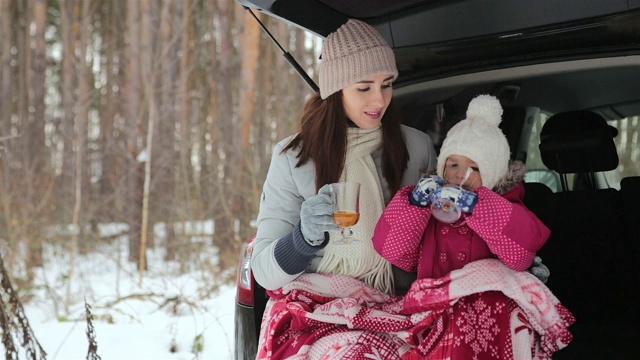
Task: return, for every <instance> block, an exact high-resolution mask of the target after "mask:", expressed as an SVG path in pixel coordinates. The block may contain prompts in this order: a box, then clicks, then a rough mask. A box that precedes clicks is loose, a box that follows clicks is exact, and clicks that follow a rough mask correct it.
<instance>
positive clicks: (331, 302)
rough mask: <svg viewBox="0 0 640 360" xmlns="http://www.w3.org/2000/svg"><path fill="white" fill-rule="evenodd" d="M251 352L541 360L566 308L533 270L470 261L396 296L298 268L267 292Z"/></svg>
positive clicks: (562, 326)
mask: <svg viewBox="0 0 640 360" xmlns="http://www.w3.org/2000/svg"><path fill="white" fill-rule="evenodd" d="M270 296H271V299H270V300H269V302H268V303H267V307H266V309H265V313H264V318H263V321H262V325H261V333H260V343H259V348H258V356H257V359H435V360H441V359H474V360H475V359H477V360H483V359H550V358H551V354H552V353H554V352H555V351H558V350H559V349H562V348H564V347H565V346H567V344H569V342H570V341H571V339H572V335H571V333H570V332H569V330H568V329H567V327H568V326H570V325H571V324H572V323H573V322H574V321H575V318H574V317H573V315H572V314H571V313H570V312H569V311H568V310H567V309H566V308H565V307H564V306H563V305H562V304H560V302H559V301H558V299H557V298H556V297H555V296H554V295H553V294H552V293H551V291H550V290H549V289H548V288H547V287H546V286H545V285H544V284H543V283H542V282H540V281H539V280H538V279H537V278H536V277H535V276H533V275H531V274H529V273H527V272H517V271H514V270H511V269H509V268H508V267H506V266H505V265H504V264H502V263H501V262H500V261H498V260H495V259H487V260H480V261H475V262H472V263H470V264H468V265H467V266H465V267H464V268H462V269H460V270H456V271H453V272H451V273H450V274H449V275H447V276H445V277H443V278H440V279H421V280H417V281H415V282H414V283H413V285H412V286H411V289H410V290H409V292H408V293H407V295H406V296H404V297H399V296H389V295H386V294H384V293H381V292H379V291H377V290H375V289H373V288H372V287H370V286H367V285H366V284H364V283H362V282H360V281H358V280H355V279H353V278H350V277H347V276H340V275H323V274H304V275H302V276H300V277H299V278H298V279H296V280H295V281H293V282H291V283H290V284H288V285H286V286H285V287H283V288H282V289H279V290H277V291H274V292H270Z"/></svg>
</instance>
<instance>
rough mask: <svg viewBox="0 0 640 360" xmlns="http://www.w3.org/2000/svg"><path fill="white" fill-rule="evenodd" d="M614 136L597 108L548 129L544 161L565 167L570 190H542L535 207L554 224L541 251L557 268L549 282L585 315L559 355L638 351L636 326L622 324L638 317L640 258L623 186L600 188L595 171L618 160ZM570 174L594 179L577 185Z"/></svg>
mask: <svg viewBox="0 0 640 360" xmlns="http://www.w3.org/2000/svg"><path fill="white" fill-rule="evenodd" d="M613 136H614V133H613V132H612V127H610V126H609V125H608V124H607V122H606V121H605V119H604V118H602V117H601V116H599V115H598V114H596V113H593V112H590V111H571V112H566V113H560V114H556V115H554V116H552V117H550V118H549V119H548V120H547V122H546V123H545V124H544V126H543V128H542V130H541V133H540V145H539V148H540V153H541V157H542V161H543V163H544V164H545V165H546V166H547V167H548V168H549V169H552V170H554V171H556V172H558V174H559V175H560V178H561V185H562V191H561V192H558V193H550V192H544V191H538V192H537V193H536V194H535V197H536V199H535V202H534V204H532V205H533V206H532V207H530V208H531V210H532V211H534V212H536V213H537V214H538V216H539V217H540V219H541V220H542V221H543V222H544V223H545V224H546V225H547V226H548V227H549V228H550V229H551V236H550V238H549V240H548V241H547V243H546V244H545V245H544V246H543V248H542V249H541V250H540V251H539V253H538V254H539V255H540V256H541V258H542V260H543V263H544V264H545V265H547V266H548V267H549V269H550V270H551V276H550V278H549V281H548V284H547V285H548V286H549V288H550V289H551V290H552V291H553V293H554V294H555V295H556V296H557V297H558V298H559V299H560V301H561V302H562V303H563V304H564V305H565V306H567V308H568V309H569V310H570V311H571V312H572V313H573V314H574V315H575V316H576V319H577V321H576V323H575V324H574V325H573V326H572V327H571V328H570V330H572V332H573V333H574V336H575V337H574V344H570V345H569V346H568V347H567V348H566V349H565V350H563V351H560V352H559V353H557V356H556V355H554V359H556V358H558V359H563V358H570V359H578V358H580V359H582V358H624V356H622V357H621V356H620V355H623V354H625V353H627V352H628V351H629V352H631V351H635V350H634V349H631V348H630V346H631V345H633V344H634V342H633V341H632V340H631V338H630V336H632V335H631V333H633V332H634V331H633V332H631V333H630V332H625V331H623V330H621V329H625V328H626V327H627V326H628V327H629V329H632V328H634V327H635V326H637V323H638V309H637V307H636V304H637V301H636V299H637V298H636V297H635V296H636V295H635V294H637V293H638V288H639V287H638V285H637V284H638V270H637V267H638V265H637V262H634V261H632V259H633V258H634V257H632V256H635V255H631V254H629V253H628V249H629V240H630V239H629V237H628V232H627V230H626V227H627V226H628V225H627V224H625V222H626V221H627V220H626V217H625V215H624V211H623V202H622V198H621V196H620V193H619V192H618V190H616V189H613V188H605V189H598V186H597V183H596V176H595V174H596V172H599V171H609V170H613V169H615V168H616V167H617V166H618V155H617V151H616V146H615V142H614V140H613ZM569 174H583V175H585V176H583V178H584V179H586V181H585V182H584V183H581V184H578V185H577V186H574V188H573V189H570V187H569V184H568V181H567V178H568V177H567V175H569ZM527 191H529V188H528V189H527ZM528 199H532V197H528ZM526 200H527V198H525V201H526ZM633 246H635V244H633ZM634 284H635V285H634ZM605 329H607V330H605ZM618 330H620V331H618ZM595 354H598V356H594V355H595Z"/></svg>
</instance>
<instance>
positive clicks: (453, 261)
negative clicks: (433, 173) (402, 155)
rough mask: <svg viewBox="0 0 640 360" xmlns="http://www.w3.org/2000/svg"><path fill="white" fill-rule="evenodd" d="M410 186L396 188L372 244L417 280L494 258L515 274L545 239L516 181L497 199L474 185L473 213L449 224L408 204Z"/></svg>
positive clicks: (545, 233)
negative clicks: (476, 201) (513, 270)
mask: <svg viewBox="0 0 640 360" xmlns="http://www.w3.org/2000/svg"><path fill="white" fill-rule="evenodd" d="M414 187H415V185H408V186H405V187H403V188H402V189H400V190H399V191H398V192H397V193H396V195H395V196H394V198H393V199H392V200H391V202H390V203H389V205H388V206H387V208H386V209H385V211H384V213H383V214H382V217H381V218H380V220H379V221H378V224H377V226H376V229H375V232H374V235H373V246H374V247H375V249H376V250H377V251H378V253H380V255H382V256H383V257H384V258H385V259H387V260H389V261H390V262H391V263H392V264H394V265H396V266H398V267H399V268H401V269H403V270H405V271H409V272H416V271H417V273H418V279H422V278H437V277H442V276H443V275H445V274H447V273H449V272H451V271H452V270H456V269H460V268H462V267H463V266H464V265H466V264H468V263H469V262H471V261H475V260H480V259H486V258H491V257H494V258H498V259H500V260H501V261H502V262H503V263H504V264H506V265H507V266H509V267H510V268H512V269H515V270H526V269H528V268H529V267H530V266H531V264H532V262H533V258H534V257H535V255H536V252H537V251H538V250H539V249H540V248H541V247H542V245H544V243H545V242H546V241H547V239H548V238H549V234H550V231H549V229H548V228H547V227H546V226H545V225H544V224H543V223H542V221H540V220H539V219H538V217H537V216H536V215H535V214H534V213H533V212H531V211H530V210H529V209H527V208H526V207H525V206H524V203H523V199H524V185H523V184H522V183H521V182H520V183H518V184H517V185H516V186H514V187H512V188H511V189H509V190H507V191H506V192H505V193H503V194H502V195H498V194H497V193H495V192H493V191H491V190H489V189H488V188H486V187H480V188H478V190H477V191H476V192H477V194H478V204H477V205H476V207H475V209H474V211H473V214H471V215H467V214H462V217H461V218H460V220H458V221H457V222H456V223H453V224H445V223H442V222H440V221H438V220H436V219H435V218H431V209H430V208H429V207H426V208H422V207H419V206H414V205H411V204H410V203H409V194H411V192H412V191H413V188H414Z"/></svg>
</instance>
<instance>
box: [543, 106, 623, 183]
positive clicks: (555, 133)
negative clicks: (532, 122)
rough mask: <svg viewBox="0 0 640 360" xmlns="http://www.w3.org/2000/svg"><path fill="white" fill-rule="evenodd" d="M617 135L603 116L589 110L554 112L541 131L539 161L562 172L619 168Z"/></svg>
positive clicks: (586, 171)
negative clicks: (615, 139)
mask: <svg viewBox="0 0 640 360" xmlns="http://www.w3.org/2000/svg"><path fill="white" fill-rule="evenodd" d="M616 134H617V130H616V129H615V128H613V127H612V126H609V125H608V124H607V122H606V120H605V119H604V118H603V117H602V116H600V115H598V114H596V113H594V112H591V111H587V110H579V111H569V112H564V113H560V114H556V115H553V116H552V117H550V118H549V119H548V120H547V122H546V123H545V124H544V126H543V127H542V131H541V132H540V155H541V157H542V162H543V163H544V165H545V166H546V167H548V168H549V169H551V170H555V171H557V172H558V173H561V174H568V173H589V172H597V171H609V170H613V169H615V168H616V167H618V153H617V151H616V145H615V143H614V141H613V138H614V136H615V135H616Z"/></svg>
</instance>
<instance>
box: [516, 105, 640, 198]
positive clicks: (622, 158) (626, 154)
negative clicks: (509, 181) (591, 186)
mask: <svg viewBox="0 0 640 360" xmlns="http://www.w3.org/2000/svg"><path fill="white" fill-rule="evenodd" d="M549 117H550V115H549V114H546V113H543V112H540V113H539V114H538V116H537V117H536V119H535V123H534V126H533V129H532V132H531V140H530V142H529V149H528V152H527V174H526V176H525V182H540V183H543V184H545V185H547V186H548V187H549V188H550V189H551V190H553V192H559V191H561V190H562V188H561V186H560V176H559V174H558V173H557V172H555V171H553V170H549V169H548V168H547V167H546V166H545V165H544V164H543V163H542V158H541V157H540V149H539V148H538V145H539V144H540V130H541V129H542V126H543V125H544V123H545V122H546V121H547V119H548V118H549ZM608 123H609V125H611V126H613V127H614V128H616V129H617V130H618V135H617V136H616V137H615V138H614V141H615V144H616V149H617V151H618V158H619V162H620V163H619V164H618V167H617V168H616V169H615V170H611V171H605V172H601V173H599V174H597V179H598V185H599V187H600V188H614V189H618V190H619V189H620V180H622V179H623V178H625V177H628V176H639V175H640V143H639V142H640V139H638V137H639V134H638V133H639V130H640V116H633V117H628V118H624V119H620V120H610V121H608ZM574 179H575V175H573V174H569V175H568V176H567V180H568V183H569V189H571V188H572V185H573V182H574V181H573V180H574Z"/></svg>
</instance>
